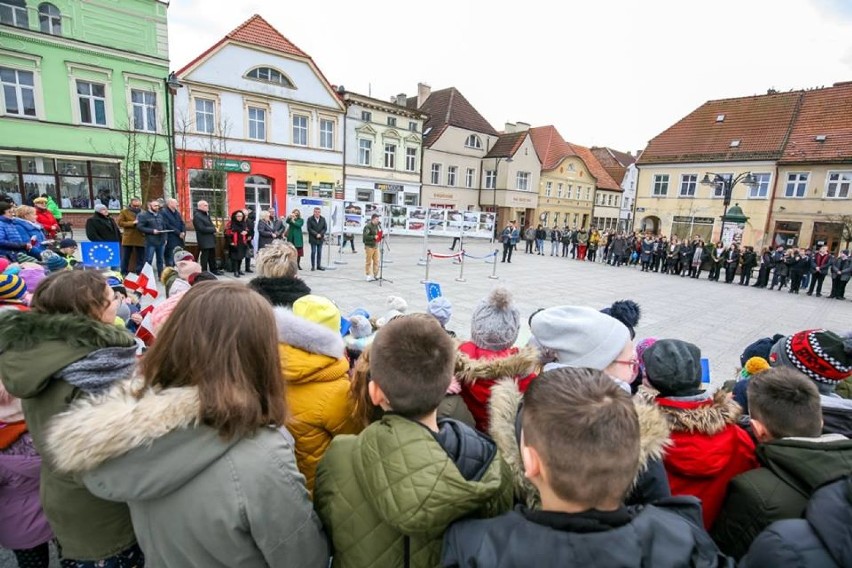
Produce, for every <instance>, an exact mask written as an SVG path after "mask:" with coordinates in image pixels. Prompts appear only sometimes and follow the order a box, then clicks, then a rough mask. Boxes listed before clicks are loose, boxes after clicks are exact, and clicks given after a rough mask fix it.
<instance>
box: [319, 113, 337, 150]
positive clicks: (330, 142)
mask: <svg viewBox="0 0 852 568" xmlns="http://www.w3.org/2000/svg"><path fill="white" fill-rule="evenodd" d="M319 123H320V128H319V136H320V139H319V146H320V148H322V149H323V150H334V119H331V118H320V121H319ZM326 127H327V128H326Z"/></svg>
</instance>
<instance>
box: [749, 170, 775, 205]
mask: <svg viewBox="0 0 852 568" xmlns="http://www.w3.org/2000/svg"><path fill="white" fill-rule="evenodd" d="M752 175H753V176H754V179H755V180H757V185H756V186H754V187H750V188H748V197H749V199H765V198H766V196H767V195H769V179H770V178H771V177H772V176H771V175H770V174H752Z"/></svg>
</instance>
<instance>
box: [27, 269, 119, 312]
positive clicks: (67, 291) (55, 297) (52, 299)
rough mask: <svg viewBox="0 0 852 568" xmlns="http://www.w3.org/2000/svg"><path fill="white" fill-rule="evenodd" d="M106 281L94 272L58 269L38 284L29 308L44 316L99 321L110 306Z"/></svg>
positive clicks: (100, 274)
mask: <svg viewBox="0 0 852 568" xmlns="http://www.w3.org/2000/svg"><path fill="white" fill-rule="evenodd" d="M106 287H107V283H106V279H105V278H104V275H103V274H102V273H100V272H95V271H93V270H61V271H59V272H54V273H53V274H51V275H49V276H48V277H47V278H45V279H44V280H42V281H41V283H40V284H39V285H38V288H36V291H35V294H33V299H32V302H30V308H32V310H33V311H34V312H40V313H43V314H72V315H77V316H84V317H89V318H92V319H94V320H98V321H100V319H101V314H103V313H104V310H105V309H107V308H108V307H109V302H108V301H107V300H106Z"/></svg>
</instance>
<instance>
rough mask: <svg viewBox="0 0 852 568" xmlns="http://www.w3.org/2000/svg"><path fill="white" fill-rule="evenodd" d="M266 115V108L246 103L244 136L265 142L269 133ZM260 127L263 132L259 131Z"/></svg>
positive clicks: (267, 111)
mask: <svg viewBox="0 0 852 568" xmlns="http://www.w3.org/2000/svg"><path fill="white" fill-rule="evenodd" d="M252 114H253V115H254V116H252ZM268 115H269V109H268V108H265V107H262V106H257V105H251V104H249V105H246V138H248V139H249V140H257V141H260V142H266V140H267V136H268V134H269V130H268V129H267V127H266V126H267V122H268V120H267V118H268ZM252 128H254V135H252ZM260 129H262V130H263V132H259V130H260Z"/></svg>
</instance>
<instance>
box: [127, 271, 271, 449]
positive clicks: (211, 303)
mask: <svg viewBox="0 0 852 568" xmlns="http://www.w3.org/2000/svg"><path fill="white" fill-rule="evenodd" d="M141 370H142V374H143V375H144V377H145V386H147V387H154V386H156V387H162V388H173V387H185V386H194V387H197V388H198V394H199V398H200V400H201V412H200V414H201V420H202V421H203V422H204V424H207V425H208V426H211V427H213V428H215V429H217V430H218V431H219V434H220V435H221V436H222V437H223V438H225V439H229V438H233V437H235V436H236V437H243V436H249V435H251V434H253V433H254V432H255V431H256V430H257V429H259V428H262V427H264V426H268V425H274V426H281V425H283V424H284V423H285V422H286V421H287V406H286V403H285V401H284V377H283V376H282V374H281V364H280V359H279V355H278V334H277V332H276V326H275V319H274V317H273V314H272V307H271V306H270V305H269V302H268V301H266V300H265V299H264V298H263V297H262V296H261V295H260V294H258V293H257V292H254V291H253V290H251V289H250V288H248V287H246V286H244V285H242V284H238V283H236V282H232V283H224V282H214V281H209V282H201V283H199V284H197V285H195V286H193V287H192V288H190V289H189V291H187V292H186V293H185V294H184V296H183V298H181V301H180V302H179V303H178V304H177V306H176V307H175V310H174V312H172V315H171V316H170V317H169V319H168V320H167V321H166V323H165V324H164V325H163V328H162V330H161V331H160V333H159V334H158V335H157V341H156V342H155V343H154V346H153V347H152V348H151V350H150V351H148V353H147V354H146V355H145V357H144V358H143V360H142V364H141Z"/></svg>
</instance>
